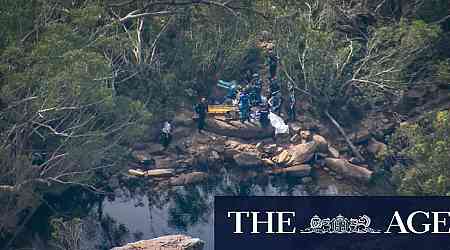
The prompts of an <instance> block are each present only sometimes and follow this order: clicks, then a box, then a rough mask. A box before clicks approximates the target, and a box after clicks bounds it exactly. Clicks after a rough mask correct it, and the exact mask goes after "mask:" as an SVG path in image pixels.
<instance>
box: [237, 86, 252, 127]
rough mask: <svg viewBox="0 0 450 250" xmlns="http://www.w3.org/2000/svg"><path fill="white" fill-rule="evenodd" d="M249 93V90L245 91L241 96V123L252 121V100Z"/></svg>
mask: <svg viewBox="0 0 450 250" xmlns="http://www.w3.org/2000/svg"><path fill="white" fill-rule="evenodd" d="M247 92H248V90H247V89H244V90H243V91H242V92H241V93H240V94H239V118H240V120H241V123H245V121H250V116H249V115H250V114H249V113H250V99H249V96H248V93H247Z"/></svg>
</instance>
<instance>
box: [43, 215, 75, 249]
mask: <svg viewBox="0 0 450 250" xmlns="http://www.w3.org/2000/svg"><path fill="white" fill-rule="evenodd" d="M50 224H51V227H52V240H53V245H54V246H55V248H56V249H61V250H72V249H73V250H78V249H80V247H81V240H82V239H81V234H82V232H83V223H82V221H81V220H80V219H79V218H74V219H71V220H64V219H63V218H54V219H52V221H51V223H50Z"/></svg>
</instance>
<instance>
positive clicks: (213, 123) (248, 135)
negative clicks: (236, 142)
mask: <svg viewBox="0 0 450 250" xmlns="http://www.w3.org/2000/svg"><path fill="white" fill-rule="evenodd" d="M205 129H206V130H207V131H210V132H213V133H216V134H218V135H223V136H230V137H235V138H240V139H264V138H268V137H271V136H272V134H273V128H272V127H271V126H268V127H267V128H262V127H261V126H260V125H259V123H249V122H246V123H245V124H242V123H241V122H239V121H224V120H218V119H213V118H209V119H208V120H207V126H206V128H205Z"/></svg>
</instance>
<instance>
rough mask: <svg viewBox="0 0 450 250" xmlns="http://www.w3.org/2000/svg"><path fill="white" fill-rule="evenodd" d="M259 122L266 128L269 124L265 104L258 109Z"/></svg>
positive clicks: (267, 110)
mask: <svg viewBox="0 0 450 250" xmlns="http://www.w3.org/2000/svg"><path fill="white" fill-rule="evenodd" d="M258 115H259V124H261V127H263V128H267V127H268V126H269V124H270V120H269V108H268V107H267V105H264V106H263V107H262V108H261V109H260V110H259V111H258Z"/></svg>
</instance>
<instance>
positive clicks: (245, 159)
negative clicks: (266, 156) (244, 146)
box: [233, 152, 262, 167]
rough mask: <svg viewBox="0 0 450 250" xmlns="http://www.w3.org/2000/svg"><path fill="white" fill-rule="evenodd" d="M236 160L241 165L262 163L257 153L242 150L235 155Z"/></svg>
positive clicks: (248, 165) (258, 164)
mask: <svg viewBox="0 0 450 250" xmlns="http://www.w3.org/2000/svg"><path fill="white" fill-rule="evenodd" d="M233 159H234V161H235V162H236V163H237V165H238V166H240V167H254V166H260V165H262V160H261V159H260V158H259V156H258V154H256V153H249V152H242V153H238V154H236V155H234V156H233Z"/></svg>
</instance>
